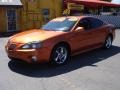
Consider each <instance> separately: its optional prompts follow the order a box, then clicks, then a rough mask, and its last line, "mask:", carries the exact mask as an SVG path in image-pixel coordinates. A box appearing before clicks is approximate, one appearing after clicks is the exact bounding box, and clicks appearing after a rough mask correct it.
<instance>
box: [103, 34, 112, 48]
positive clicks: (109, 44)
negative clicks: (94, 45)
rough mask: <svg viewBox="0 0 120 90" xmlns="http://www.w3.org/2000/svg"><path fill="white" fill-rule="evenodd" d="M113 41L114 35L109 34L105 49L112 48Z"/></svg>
mask: <svg viewBox="0 0 120 90" xmlns="http://www.w3.org/2000/svg"><path fill="white" fill-rule="evenodd" d="M112 42H113V39H112V37H111V36H110V35H109V36H108V37H107V38H106V40H105V43H104V46H103V47H104V48H105V49H109V48H111V47H112Z"/></svg>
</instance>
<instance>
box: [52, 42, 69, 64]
mask: <svg viewBox="0 0 120 90" xmlns="http://www.w3.org/2000/svg"><path fill="white" fill-rule="evenodd" d="M69 58H70V52H69V49H68V47H67V46H66V45H64V44H59V45H57V46H55V48H54V49H53V51H52V54H51V63H52V64H54V65H62V64H65V63H66V62H67V61H68V60H69Z"/></svg>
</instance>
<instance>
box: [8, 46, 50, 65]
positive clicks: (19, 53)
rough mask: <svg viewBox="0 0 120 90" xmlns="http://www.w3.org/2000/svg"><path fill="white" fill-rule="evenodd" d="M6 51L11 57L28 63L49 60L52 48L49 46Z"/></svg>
mask: <svg viewBox="0 0 120 90" xmlns="http://www.w3.org/2000/svg"><path fill="white" fill-rule="evenodd" d="M6 52H7V55H8V57H9V58H15V60H21V61H24V62H27V63H42V62H49V58H50V53H51V52H50V50H49V49H48V48H40V49H29V50H8V49H7V46H6Z"/></svg>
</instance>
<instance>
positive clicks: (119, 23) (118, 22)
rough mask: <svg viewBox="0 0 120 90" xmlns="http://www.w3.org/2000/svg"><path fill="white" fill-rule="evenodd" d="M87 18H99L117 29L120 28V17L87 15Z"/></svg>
mask: <svg viewBox="0 0 120 90" xmlns="http://www.w3.org/2000/svg"><path fill="white" fill-rule="evenodd" d="M87 16H93V17H96V18H99V19H101V20H102V21H104V22H107V23H110V24H113V25H115V27H116V28H120V16H113V15H87Z"/></svg>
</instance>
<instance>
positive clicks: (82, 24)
mask: <svg viewBox="0 0 120 90" xmlns="http://www.w3.org/2000/svg"><path fill="white" fill-rule="evenodd" d="M78 27H83V28H84V29H85V30H88V29H90V23H89V20H87V19H82V20H80V22H79V23H78Z"/></svg>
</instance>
